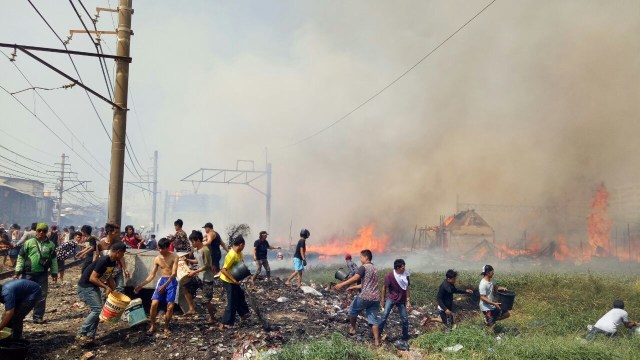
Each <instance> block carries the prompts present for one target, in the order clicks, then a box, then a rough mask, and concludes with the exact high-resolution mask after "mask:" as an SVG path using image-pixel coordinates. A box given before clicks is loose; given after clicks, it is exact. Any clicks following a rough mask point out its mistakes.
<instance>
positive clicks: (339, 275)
mask: <svg viewBox="0 0 640 360" xmlns="http://www.w3.org/2000/svg"><path fill="white" fill-rule="evenodd" d="M347 275H349V274H347V272H346V271H344V270H342V269H338V271H336V274H335V275H334V276H335V277H336V279H338V280H340V281H345V280H346V279H347Z"/></svg>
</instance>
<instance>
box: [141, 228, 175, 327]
mask: <svg viewBox="0 0 640 360" xmlns="http://www.w3.org/2000/svg"><path fill="white" fill-rule="evenodd" d="M170 244H171V241H170V240H168V239H165V238H162V239H160V241H159V242H158V250H159V251H160V255H158V256H156V258H155V259H154V260H153V270H151V273H150V274H149V276H147V278H146V279H145V280H144V281H143V282H142V284H140V285H138V286H136V288H135V290H134V291H135V293H136V294H137V293H139V292H140V290H142V287H144V286H145V285H147V284H148V283H150V282H151V281H153V279H155V277H156V273H157V272H158V268H160V276H161V277H160V280H158V284H157V285H156V291H155V292H154V293H153V296H152V297H151V311H150V312H149V318H150V320H151V327H150V328H149V330H148V331H147V335H151V334H153V332H154V331H156V315H157V314H158V304H160V302H162V303H165V304H167V313H166V314H165V315H164V332H165V333H167V334H168V333H169V332H170V331H169V322H170V321H171V317H172V316H173V306H174V304H175V302H176V290H178V281H177V280H176V274H177V272H178V255H177V254H176V253H173V252H170V251H169V245H170Z"/></svg>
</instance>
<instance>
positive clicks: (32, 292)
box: [0, 279, 42, 339]
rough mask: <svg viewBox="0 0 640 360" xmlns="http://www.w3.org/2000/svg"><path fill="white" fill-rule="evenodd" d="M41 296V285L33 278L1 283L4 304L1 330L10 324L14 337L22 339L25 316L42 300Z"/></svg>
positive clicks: (0, 294)
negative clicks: (32, 279)
mask: <svg viewBox="0 0 640 360" xmlns="http://www.w3.org/2000/svg"><path fill="white" fill-rule="evenodd" d="M40 296H42V289H41V288H40V285H38V283H36V282H33V281H31V280H24V279H19V280H11V281H9V282H6V283H4V284H0V302H1V303H3V304H4V316H3V317H2V322H0V330H2V329H4V328H5V327H7V326H8V327H10V328H11V330H12V331H11V334H12V337H13V338H14V339H20V338H21V337H22V324H23V320H24V317H25V316H27V314H28V313H29V312H30V311H31V310H32V309H33V307H34V306H35V304H36V303H37V302H38V300H40Z"/></svg>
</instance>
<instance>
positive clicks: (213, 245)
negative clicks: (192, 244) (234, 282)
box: [202, 222, 229, 274]
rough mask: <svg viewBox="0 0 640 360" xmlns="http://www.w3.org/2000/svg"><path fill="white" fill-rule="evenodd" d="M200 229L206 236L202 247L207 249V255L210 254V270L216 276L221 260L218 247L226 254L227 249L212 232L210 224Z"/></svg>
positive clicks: (217, 234)
mask: <svg viewBox="0 0 640 360" xmlns="http://www.w3.org/2000/svg"><path fill="white" fill-rule="evenodd" d="M202 228H203V229H204V232H205V234H206V240H205V241H204V245H205V246H207V247H208V248H209V253H211V269H213V273H214V274H217V273H218V272H219V271H220V259H222V252H221V251H220V246H222V248H223V249H224V251H226V252H229V247H228V246H227V245H226V244H225V243H224V241H222V237H220V234H219V233H218V232H217V231H214V230H213V224H212V223H210V222H208V223H206V224H204V226H203V227H202Z"/></svg>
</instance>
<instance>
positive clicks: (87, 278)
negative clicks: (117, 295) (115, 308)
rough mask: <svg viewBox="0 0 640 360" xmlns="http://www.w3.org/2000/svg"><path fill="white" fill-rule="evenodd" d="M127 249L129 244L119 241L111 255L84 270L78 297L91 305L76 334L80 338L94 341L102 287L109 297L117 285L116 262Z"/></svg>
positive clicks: (103, 257)
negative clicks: (114, 273)
mask: <svg viewBox="0 0 640 360" xmlns="http://www.w3.org/2000/svg"><path fill="white" fill-rule="evenodd" d="M126 251H127V246H126V245H125V244H124V243H123V242H117V243H115V244H113V245H112V246H111V248H110V249H109V255H103V256H101V257H100V258H98V260H97V261H95V262H93V263H91V264H90V265H89V266H87V267H86V268H85V269H84V271H83V272H82V276H80V281H78V297H80V300H82V301H83V302H84V303H85V304H87V306H89V315H87V317H86V318H85V319H84V322H83V323H82V326H81V327H80V329H79V330H78V335H77V336H76V338H77V339H78V340H80V341H83V342H85V343H91V342H93V341H94V339H95V337H96V331H97V330H98V323H99V322H100V311H101V310H102V306H103V304H102V296H101V294H100V288H103V289H104V290H105V293H106V296H107V298H109V295H110V294H111V292H112V291H113V290H114V289H115V287H116V283H115V281H114V278H113V272H114V270H115V267H116V263H117V262H118V261H119V260H121V259H122V258H123V257H124V253H125V252H126ZM123 310H124V309H123Z"/></svg>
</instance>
